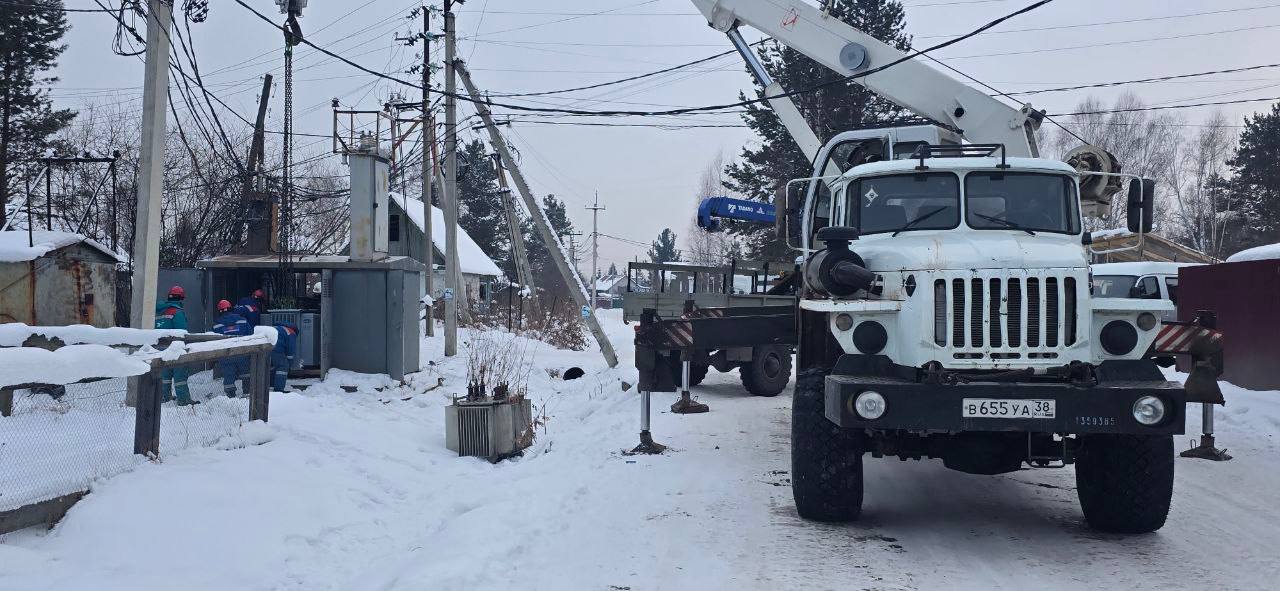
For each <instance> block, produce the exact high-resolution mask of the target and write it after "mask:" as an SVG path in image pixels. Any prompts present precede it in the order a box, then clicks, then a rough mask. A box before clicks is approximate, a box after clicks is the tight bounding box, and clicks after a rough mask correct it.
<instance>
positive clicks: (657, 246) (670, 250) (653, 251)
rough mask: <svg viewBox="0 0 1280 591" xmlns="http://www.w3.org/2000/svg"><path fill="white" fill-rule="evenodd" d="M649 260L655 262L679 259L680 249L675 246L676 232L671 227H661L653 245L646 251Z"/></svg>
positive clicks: (672, 261)
mask: <svg viewBox="0 0 1280 591" xmlns="http://www.w3.org/2000/svg"><path fill="white" fill-rule="evenodd" d="M647 254H648V255H649V260H651V261H653V262H655V263H674V262H678V261H679V260H680V254H681V253H680V249H678V248H676V233H675V232H672V231H671V228H663V230H662V232H660V233H659V234H658V239H657V240H654V241H653V247H652V248H650V249H649V252H648V253H647Z"/></svg>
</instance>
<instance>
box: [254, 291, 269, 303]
mask: <svg viewBox="0 0 1280 591" xmlns="http://www.w3.org/2000/svg"><path fill="white" fill-rule="evenodd" d="M253 297H255V298H258V299H260V300H261V299H264V298H266V297H267V294H265V293H263V291H262V290H261V289H255V290H253Z"/></svg>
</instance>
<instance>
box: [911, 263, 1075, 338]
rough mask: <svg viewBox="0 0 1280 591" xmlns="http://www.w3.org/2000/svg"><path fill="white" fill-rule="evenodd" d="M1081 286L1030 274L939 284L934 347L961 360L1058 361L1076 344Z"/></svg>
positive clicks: (1066, 279) (1070, 280)
mask: <svg viewBox="0 0 1280 591" xmlns="http://www.w3.org/2000/svg"><path fill="white" fill-rule="evenodd" d="M1079 287H1080V285H1079V282H1078V281H1077V280H1076V278H1074V277H1055V276H1045V275H1037V276H1030V273H1028V276H1025V277H981V276H979V277H972V276H969V277H963V278H962V277H952V278H947V279H936V280H935V281H934V285H933V297H934V306H933V310H934V335H933V336H934V342H935V343H936V344H938V345H939V346H941V347H945V348H947V349H950V350H952V351H954V352H955V357H956V358H957V359H980V358H982V357H985V356H986V355H985V354H986V353H988V352H990V354H991V357H992V358H993V359H1018V358H1021V357H1022V356H1023V353H1024V352H1026V353H1027V357H1029V358H1033V359H1034V358H1042V359H1051V358H1054V357H1056V356H1057V354H1056V353H1055V352H1054V351H1053V350H1054V349H1057V348H1060V347H1069V346H1071V345H1074V344H1075V343H1076V339H1077V334H1076V333H1077V326H1078V317H1077V316H1078V314H1079V310H1078V309H1077V306H1076V301H1077V299H1078V293H1077V290H1078V289H1079ZM1028 349H1029V350H1032V351H1026V350H1028Z"/></svg>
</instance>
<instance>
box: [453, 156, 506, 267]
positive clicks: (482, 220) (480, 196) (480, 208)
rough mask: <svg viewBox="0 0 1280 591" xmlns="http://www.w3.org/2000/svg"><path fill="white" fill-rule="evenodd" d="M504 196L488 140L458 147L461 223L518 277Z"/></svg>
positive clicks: (480, 243)
mask: <svg viewBox="0 0 1280 591" xmlns="http://www.w3.org/2000/svg"><path fill="white" fill-rule="evenodd" d="M502 199H503V196H502V193H501V192H500V189H499V185H498V176H497V171H495V170H494V168H493V160H492V159H491V158H490V157H489V154H488V153H487V152H486V151H485V145H484V143H483V142H481V141H480V140H473V141H471V142H469V143H466V144H464V145H462V146H461V149H459V150H458V206H459V207H458V226H459V227H461V228H462V229H463V230H466V232H467V235H468V236H471V239H472V240H474V241H475V243H476V245H478V246H479V247H480V250H483V251H484V253H485V254H487V255H489V258H491V259H493V260H494V262H495V263H497V264H498V266H499V267H501V268H503V269H509V271H510V275H511V276H512V277H515V272H514V267H512V266H511V236H510V235H509V234H510V233H509V232H508V230H507V220H506V213H505V209H504V208H503V206H502Z"/></svg>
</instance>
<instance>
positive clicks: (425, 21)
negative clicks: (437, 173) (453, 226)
mask: <svg viewBox="0 0 1280 591" xmlns="http://www.w3.org/2000/svg"><path fill="white" fill-rule="evenodd" d="M430 99H431V9H429V8H427V7H426V6H423V7H422V147H423V150H422V237H423V241H422V246H423V249H424V250H426V256H425V259H426V260H425V261H424V262H426V263H427V293H426V296H427V300H428V301H431V300H432V299H434V298H435V297H436V296H435V293H436V277H435V275H436V274H435V269H434V267H435V263H434V261H435V258H436V249H435V246H433V245H432V242H431V221H432V220H431V218H433V217H435V216H434V215H432V214H431V180H432V175H431V172H432V169H433V167H434V166H435V150H434V149H431V150H428V149H426V148H427V147H428V146H431V147H432V148H434V147H435V141H436V134H435V124H434V122H433V121H432V119H431V100H430ZM427 154H431V161H430V162H428V160H427ZM434 309H435V306H434V304H433V305H431V306H427V321H426V323H425V324H424V325H423V326H425V327H426V328H425V329H424V330H425V334H426V336H429V337H433V336H436V317H435V315H434V314H432V313H431V312H432V310H434Z"/></svg>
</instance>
